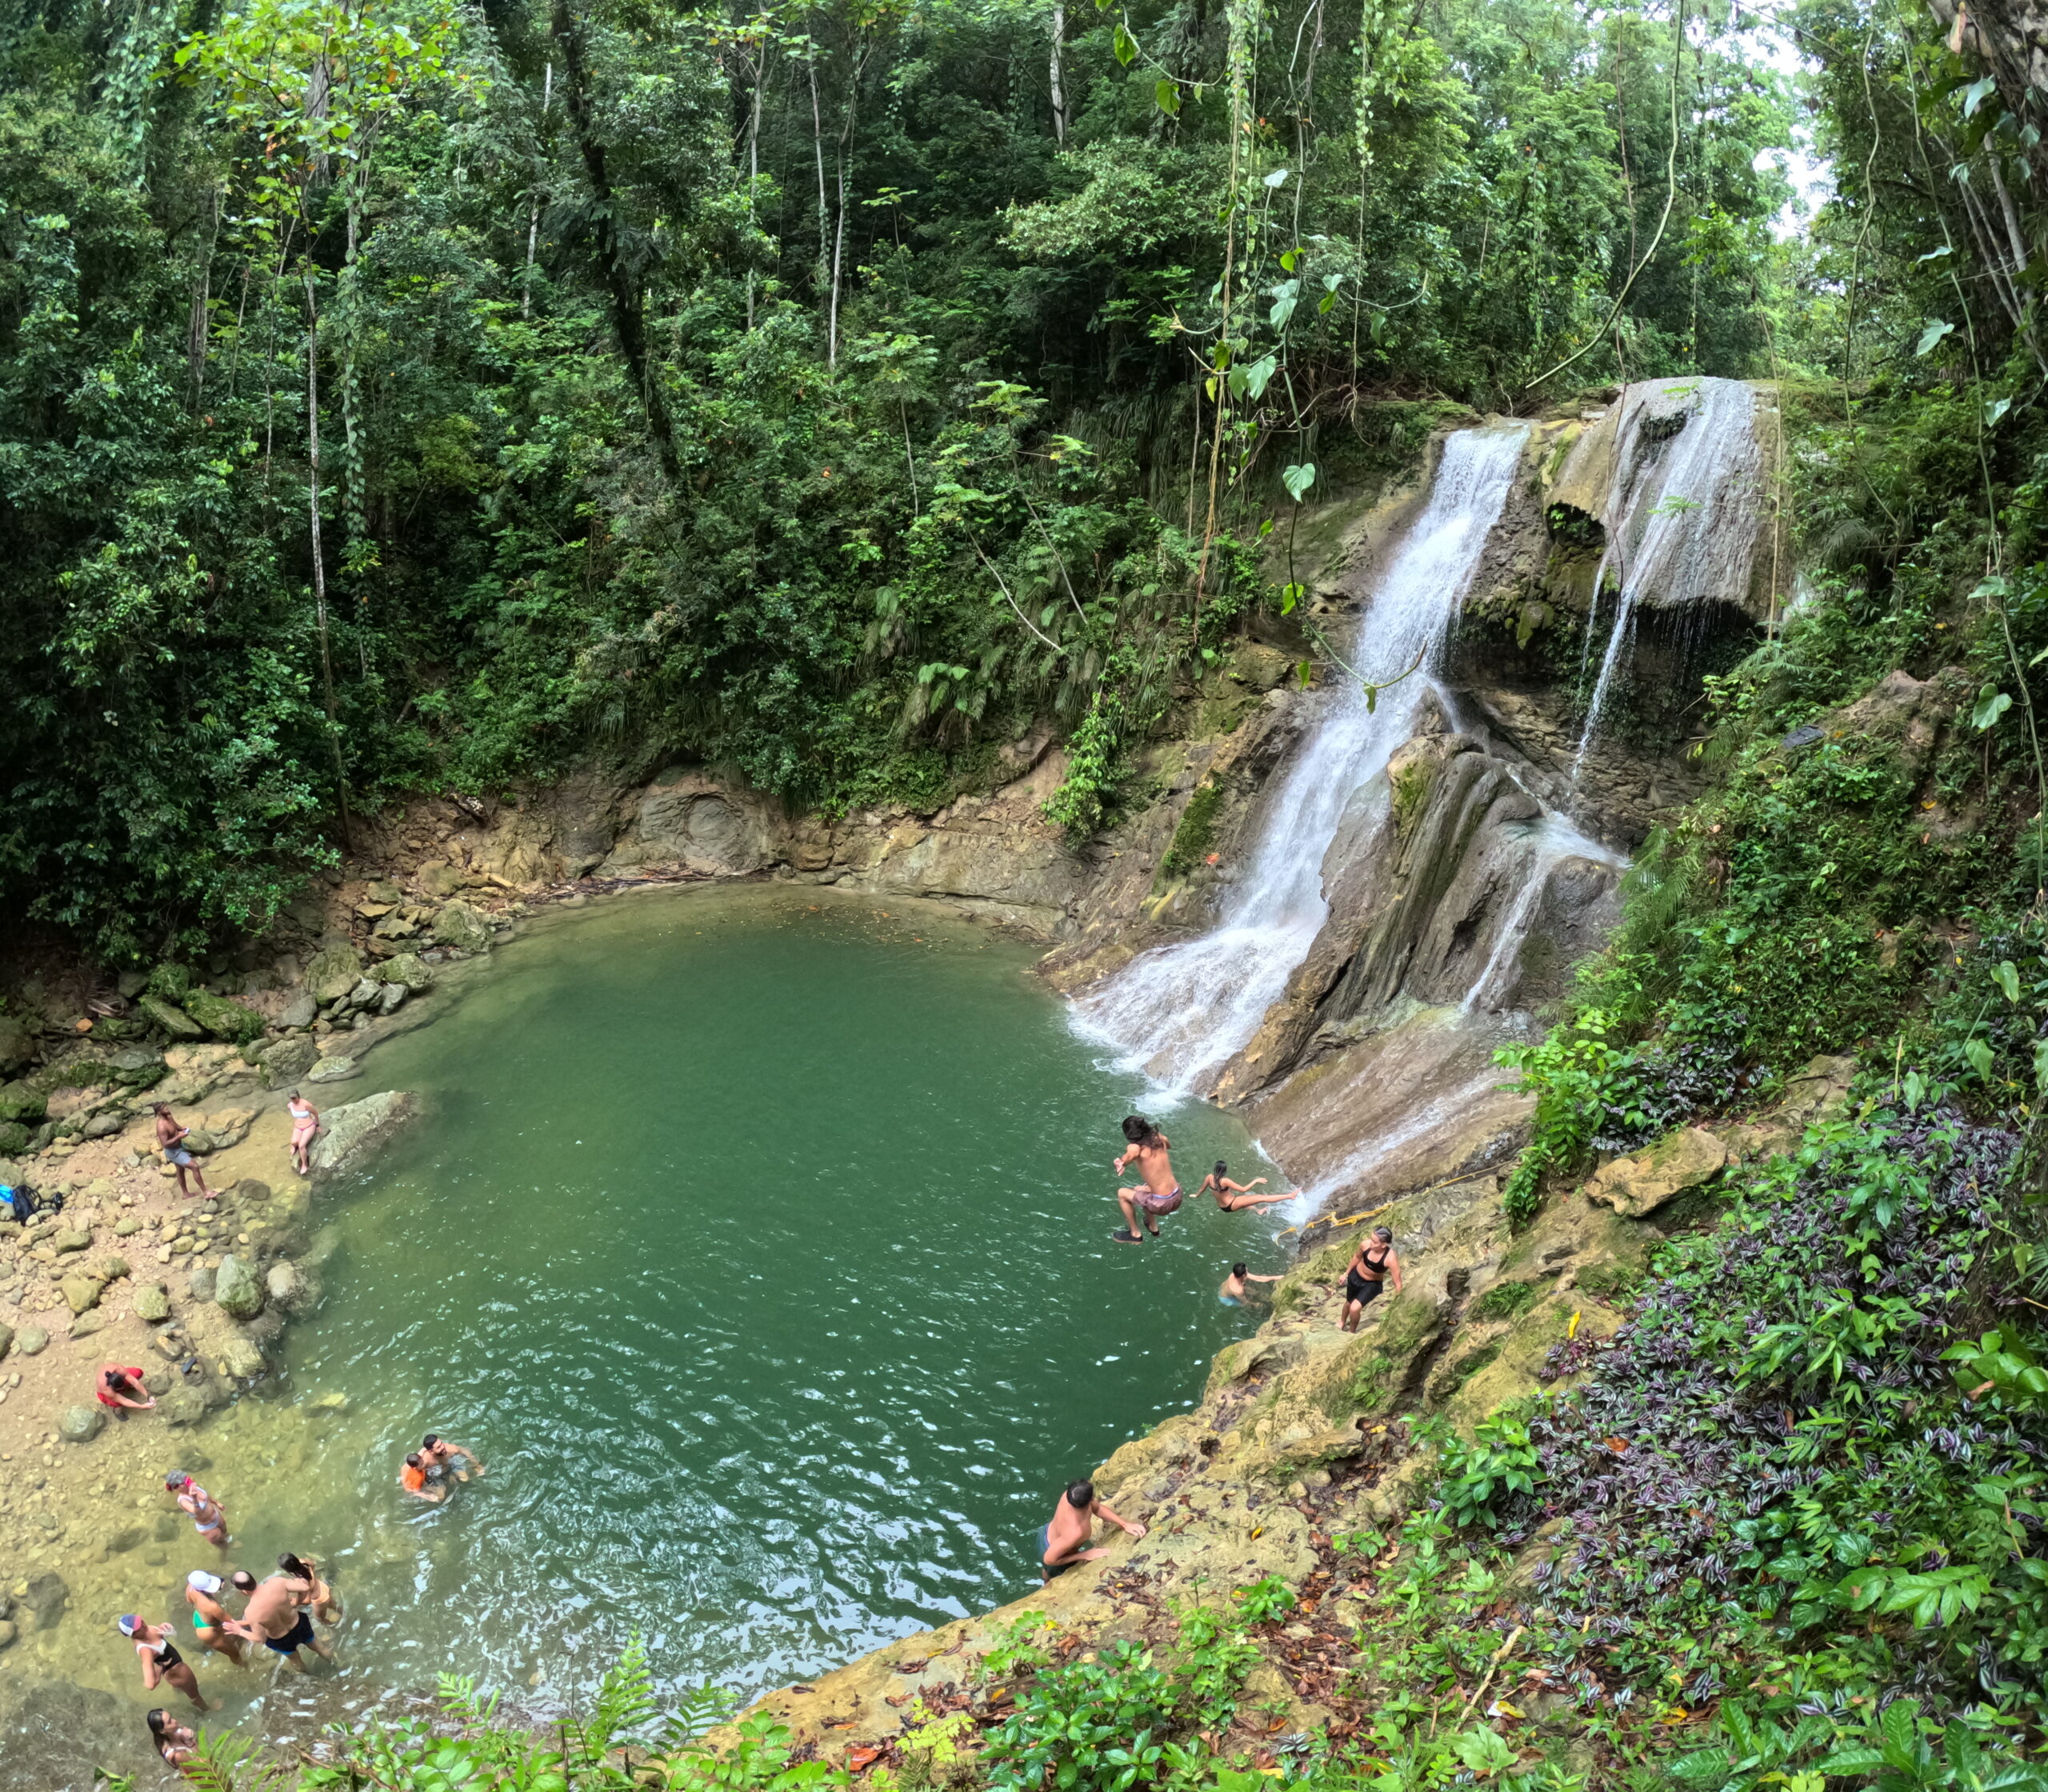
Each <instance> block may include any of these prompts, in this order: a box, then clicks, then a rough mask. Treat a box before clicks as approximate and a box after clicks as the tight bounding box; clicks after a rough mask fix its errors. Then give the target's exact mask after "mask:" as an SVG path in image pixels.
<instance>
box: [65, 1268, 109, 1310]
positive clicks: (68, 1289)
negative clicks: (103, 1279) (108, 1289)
mask: <svg viewBox="0 0 2048 1792" xmlns="http://www.w3.org/2000/svg"><path fill="white" fill-rule="evenodd" d="M57 1290H58V1293H59V1294H62V1296H63V1297H64V1304H65V1305H66V1306H68V1307H70V1310H72V1311H73V1312H74V1313H83V1312H85V1311H86V1310H87V1309H88V1308H90V1307H95V1306H98V1305H99V1284H98V1282H95V1281H94V1279H93V1278H91V1277H90V1276H89V1275H67V1276H66V1277H65V1278H64V1279H63V1280H62V1282H58V1285H57Z"/></svg>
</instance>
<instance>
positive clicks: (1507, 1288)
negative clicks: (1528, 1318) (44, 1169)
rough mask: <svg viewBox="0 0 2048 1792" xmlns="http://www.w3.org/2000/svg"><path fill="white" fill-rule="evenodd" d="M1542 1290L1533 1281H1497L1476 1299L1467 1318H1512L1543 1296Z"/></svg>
mask: <svg viewBox="0 0 2048 1792" xmlns="http://www.w3.org/2000/svg"><path fill="white" fill-rule="evenodd" d="M1541 1296H1542V1290H1541V1289H1539V1288H1538V1286H1536V1284H1535V1283H1534V1282H1495V1283H1494V1285H1493V1286H1492V1287H1490V1288H1489V1289H1488V1290H1486V1292H1485V1293H1484V1294H1481V1295H1480V1296H1479V1297H1478V1298H1477V1299H1475V1300H1474V1302H1472V1305H1471V1307H1470V1310H1469V1311H1468V1312H1467V1314H1466V1318H1470V1319H1477V1320H1482V1321H1483V1320H1487V1319H1511V1318H1514V1315H1515V1314H1518V1313H1519V1312H1521V1311H1522V1309H1523V1308H1524V1307H1526V1306H1532V1305H1533V1304H1534V1302H1536V1301H1537V1300H1538V1298H1541Z"/></svg>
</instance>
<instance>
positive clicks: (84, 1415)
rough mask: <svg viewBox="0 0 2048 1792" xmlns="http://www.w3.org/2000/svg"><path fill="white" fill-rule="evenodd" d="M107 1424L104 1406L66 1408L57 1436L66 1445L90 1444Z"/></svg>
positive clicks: (59, 1420)
mask: <svg viewBox="0 0 2048 1792" xmlns="http://www.w3.org/2000/svg"><path fill="white" fill-rule="evenodd" d="M105 1424H106V1409H105V1408H104V1407H103V1406H66V1408H65V1409H64V1416H63V1417H62V1418H60V1419H58V1422H57V1434H58V1436H59V1437H61V1438H63V1440H64V1441H65V1442H66V1443H90V1442H92V1441H93V1439H94V1438H96V1437H98V1435H99V1434H100V1428H101V1427H102V1426H104V1425H105Z"/></svg>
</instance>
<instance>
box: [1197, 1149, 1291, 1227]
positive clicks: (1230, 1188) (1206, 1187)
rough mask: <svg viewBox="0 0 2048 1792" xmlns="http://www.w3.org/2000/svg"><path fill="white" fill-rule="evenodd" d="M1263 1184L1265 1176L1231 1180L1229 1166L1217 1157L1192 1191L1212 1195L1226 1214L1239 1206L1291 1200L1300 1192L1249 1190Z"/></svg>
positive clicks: (1264, 1205)
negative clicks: (1210, 1168)
mask: <svg viewBox="0 0 2048 1792" xmlns="http://www.w3.org/2000/svg"><path fill="white" fill-rule="evenodd" d="M1265 1186H1266V1178H1264V1177H1263V1176H1254V1177H1253V1178H1252V1179H1251V1180H1250V1182H1232V1181H1231V1180H1230V1166H1229V1165H1228V1164H1226V1162H1223V1160H1222V1158H1218V1159H1217V1160H1216V1167H1215V1168H1214V1170H1210V1172H1209V1174H1207V1175H1206V1176H1205V1177H1203V1178H1202V1186H1201V1187H1200V1188H1198V1189H1197V1190H1195V1191H1194V1192H1195V1193H1196V1194H1213V1195H1214V1196H1215V1197H1216V1205H1217V1206H1219V1207H1221V1208H1222V1210H1223V1211H1224V1212H1225V1213H1226V1214H1234V1213H1235V1212H1236V1211H1237V1210H1238V1209H1239V1208H1240V1207H1270V1206H1272V1205H1273V1204H1274V1202H1278V1201H1292V1200H1293V1199H1294V1197H1295V1196H1296V1195H1298V1194H1300V1193H1301V1192H1302V1191H1301V1190H1299V1189H1290V1190H1288V1191H1287V1192H1286V1194H1253V1193H1252V1192H1251V1191H1252V1190H1254V1189H1262V1188H1264V1187H1265Z"/></svg>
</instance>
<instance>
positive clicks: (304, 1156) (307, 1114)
mask: <svg viewBox="0 0 2048 1792" xmlns="http://www.w3.org/2000/svg"><path fill="white" fill-rule="evenodd" d="M285 1112H286V1113H287V1114H290V1116H291V1161H292V1167H293V1168H294V1170H297V1171H298V1173H299V1174H300V1175H302V1176H310V1175H311V1174H313V1162H312V1158H311V1153H312V1150H313V1139H314V1134H317V1133H318V1131H319V1130H320V1110H319V1109H318V1108H317V1107H315V1106H314V1105H313V1104H312V1102H309V1101H308V1100H306V1098H305V1097H304V1096H303V1095H302V1094H299V1092H298V1090H296V1089H294V1090H293V1091H292V1092H291V1094H290V1095H288V1096H286V1098H285Z"/></svg>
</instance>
